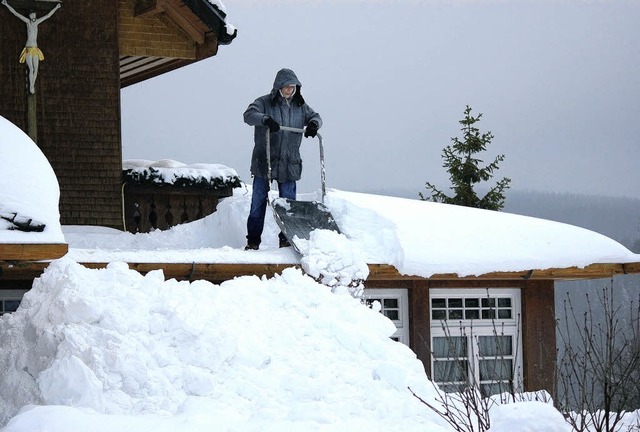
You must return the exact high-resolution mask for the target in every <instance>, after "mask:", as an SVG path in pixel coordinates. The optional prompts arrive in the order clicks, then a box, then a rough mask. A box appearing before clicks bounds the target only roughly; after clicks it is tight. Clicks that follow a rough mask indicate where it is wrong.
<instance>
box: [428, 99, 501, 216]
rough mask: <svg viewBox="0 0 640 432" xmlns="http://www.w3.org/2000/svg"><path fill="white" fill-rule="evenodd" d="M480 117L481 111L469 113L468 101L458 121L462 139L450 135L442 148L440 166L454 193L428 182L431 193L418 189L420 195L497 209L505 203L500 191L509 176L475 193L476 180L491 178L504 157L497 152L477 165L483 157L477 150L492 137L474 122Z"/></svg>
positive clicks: (483, 147)
mask: <svg viewBox="0 0 640 432" xmlns="http://www.w3.org/2000/svg"><path fill="white" fill-rule="evenodd" d="M481 117H482V114H478V116H477V117H474V116H472V115H471V107H470V106H469V105H467V107H466V109H465V110H464V119H462V120H460V121H459V123H460V124H461V125H462V128H461V129H460V130H461V131H462V133H463V140H462V141H460V140H459V139H458V138H451V141H453V144H452V145H448V146H447V147H445V148H444V149H443V150H442V158H443V159H444V163H443V165H442V166H443V167H444V168H446V169H447V172H448V173H449V179H450V180H451V183H452V187H451V189H452V190H453V192H454V193H455V195H454V196H452V197H450V196H448V195H446V194H445V193H444V192H442V191H440V190H439V189H438V188H436V187H435V186H434V185H433V184H431V183H429V182H427V183H426V185H425V187H426V188H427V189H429V190H430V191H431V196H430V197H425V196H424V195H423V194H422V193H421V192H420V199H422V200H423V201H435V202H442V203H445V204H456V205H461V206H466V207H477V208H481V209H487V210H500V209H502V208H503V207H504V200H505V197H504V194H503V192H504V190H505V189H508V188H509V183H510V182H511V179H509V178H507V177H505V178H503V179H502V180H500V181H499V182H497V183H496V185H495V186H494V187H492V188H491V189H490V190H489V192H487V194H486V195H485V196H484V197H482V198H480V197H478V195H477V194H476V192H475V191H474V189H473V186H474V185H475V184H477V183H480V182H483V181H488V180H489V179H491V177H493V171H494V170H497V169H498V163H500V162H502V160H504V155H499V156H498V157H496V159H495V160H494V161H493V162H492V163H490V164H489V165H487V166H485V167H484V168H483V167H480V166H479V165H480V164H481V163H482V160H480V159H477V158H475V157H474V155H475V154H476V153H480V152H482V151H486V149H487V145H488V144H489V143H491V140H492V139H493V134H492V133H491V132H487V133H484V134H481V133H480V130H479V129H478V128H477V127H476V126H475V124H476V123H477V122H479V121H480V118H481Z"/></svg>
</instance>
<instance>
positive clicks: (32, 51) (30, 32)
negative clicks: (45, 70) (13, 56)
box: [2, 0, 61, 94]
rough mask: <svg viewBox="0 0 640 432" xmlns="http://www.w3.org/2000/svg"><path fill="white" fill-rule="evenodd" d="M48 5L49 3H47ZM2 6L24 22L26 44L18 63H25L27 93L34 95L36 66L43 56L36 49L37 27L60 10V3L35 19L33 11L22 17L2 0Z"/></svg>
mask: <svg viewBox="0 0 640 432" xmlns="http://www.w3.org/2000/svg"><path fill="white" fill-rule="evenodd" d="M47 3H49V2H47ZM2 4H3V5H5V6H6V7H7V9H9V12H11V13H12V14H13V15H15V16H16V17H18V19H20V21H22V22H24V23H25V24H26V25H27V42H26V43H25V46H24V49H23V50H22V52H21V53H20V59H19V61H20V63H26V65H27V68H28V69H29V92H30V93H31V94H34V93H35V92H36V89H35V84H36V78H37V77H38V64H39V63H40V61H41V60H44V54H42V51H40V48H38V25H40V23H42V22H43V21H45V20H47V19H49V18H51V15H53V14H54V13H55V12H56V11H57V10H58V9H60V7H61V6H60V3H58V2H56V5H55V6H54V7H53V9H51V10H50V11H49V12H48V13H47V14H45V15H43V16H41V17H40V18H38V17H37V15H36V12H35V10H31V11H30V12H29V16H28V17H26V16H24V15H22V14H21V13H20V12H18V11H16V10H15V9H14V8H13V7H12V6H11V5H10V4H9V3H7V0H2Z"/></svg>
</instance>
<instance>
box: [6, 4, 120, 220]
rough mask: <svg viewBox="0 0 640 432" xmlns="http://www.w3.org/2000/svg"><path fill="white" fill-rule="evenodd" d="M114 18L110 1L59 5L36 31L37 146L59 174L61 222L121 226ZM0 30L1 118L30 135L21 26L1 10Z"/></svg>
mask: <svg viewBox="0 0 640 432" xmlns="http://www.w3.org/2000/svg"><path fill="white" fill-rule="evenodd" d="M10 3H11V1H10ZM41 15H42V13H39V14H38V16H41ZM117 18H118V9H117V3H116V2H115V1H114V0H64V2H63V7H62V9H60V10H58V11H57V12H56V13H55V14H54V15H53V16H52V17H51V18H49V19H48V20H46V21H44V22H43V23H42V24H40V26H39V34H38V47H39V48H40V49H41V50H42V51H43V53H44V56H45V59H44V61H42V62H41V63H40V67H39V72H38V78H37V80H36V98H37V105H36V113H37V119H38V129H37V140H36V141H37V144H38V146H39V147H40V148H41V149H42V151H43V153H44V154H45V156H46V157H47V158H48V159H49V162H50V163H51V166H52V167H53V169H54V171H55V173H56V175H57V177H58V182H59V184H60V192H61V197H60V214H61V222H62V223H63V224H67V225H72V224H78V225H86V224H89V225H104V226H112V227H121V226H122V221H121V204H120V176H121V169H122V151H121V139H120V81H119V54H118V29H117V26H118V24H117ZM0 29H1V30H0V77H1V79H2V85H1V86H0V115H2V116H3V117H5V118H7V119H8V120H10V121H12V122H13V123H15V124H16V125H17V126H18V127H20V128H21V129H22V130H24V131H25V132H28V125H27V95H28V90H27V86H26V66H25V65H24V64H20V63H18V56H19V55H20V52H21V50H22V48H23V47H24V44H25V41H26V27H25V24H24V23H23V22H22V21H20V20H19V19H18V18H16V17H14V16H13V15H12V14H11V13H10V12H9V11H8V10H7V9H6V8H5V7H4V6H1V7H0Z"/></svg>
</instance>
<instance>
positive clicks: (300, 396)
mask: <svg viewBox="0 0 640 432" xmlns="http://www.w3.org/2000/svg"><path fill="white" fill-rule="evenodd" d="M394 331H395V326H394V325H393V324H392V323H391V322H390V321H389V320H387V319H386V318H385V317H384V316H383V315H381V314H379V313H377V312H375V311H373V310H371V309H369V308H367V307H365V306H363V305H362V304H361V303H360V302H359V301H357V300H356V299H354V298H352V297H351V296H349V295H340V294H334V293H332V292H331V290H330V289H329V288H328V287H326V286H323V285H319V284H317V283H316V282H315V281H313V280H312V279H311V278H309V277H307V276H304V275H303V274H302V272H301V271H300V270H296V269H289V270H286V271H285V272H283V274H282V275H280V276H277V277H275V278H272V279H260V278H258V277H255V276H253V277H243V278H238V279H235V280H232V281H228V282H225V283H223V284H222V285H220V286H216V285H212V284H210V283H208V282H204V281H195V282H192V283H188V282H177V281H175V280H165V279H164V277H163V274H162V272H161V271H155V272H151V273H149V274H147V275H146V276H142V275H140V274H139V273H137V272H135V271H132V270H129V269H128V268H127V266H126V264H123V263H112V264H110V265H109V266H108V268H106V269H103V270H90V269H87V268H84V267H82V266H81V265H79V264H77V263H75V262H74V261H72V260H70V259H67V258H64V259H61V260H58V261H55V262H54V263H52V265H51V266H50V267H49V268H48V269H47V271H46V272H45V274H44V275H43V276H42V277H41V278H40V279H39V280H38V281H37V282H36V283H35V284H34V287H33V289H32V290H31V291H30V292H28V293H27V294H26V295H25V298H24V301H23V304H22V305H21V307H20V309H19V310H18V312H16V313H14V314H11V315H5V316H3V317H1V318H0V335H1V336H0V338H2V346H3V350H2V354H1V355H0V371H1V374H2V376H3V380H2V382H1V383H0V401H2V402H1V405H0V412H1V413H2V417H1V418H0V424H2V423H4V422H6V421H7V420H8V419H9V418H11V417H13V416H15V415H16V414H17V413H18V410H20V409H21V408H22V407H23V406H25V405H26V406H27V407H26V408H24V409H23V411H22V413H21V414H18V415H17V416H16V417H15V418H14V419H13V420H12V421H11V422H10V423H9V424H8V426H7V427H6V428H5V429H4V430H3V432H9V431H27V430H38V429H35V428H34V429H30V428H31V427H34V426H35V425H40V426H39V427H42V426H43V425H45V424H46V425H50V423H51V422H50V419H51V418H54V419H55V418H56V417H57V416H65V417H67V418H71V419H73V421H77V422H78V423H77V424H74V423H69V422H68V421H66V422H62V423H61V424H60V426H59V428H56V426H51V425H50V426H48V428H47V430H48V431H54V430H60V431H62V430H64V431H73V430H92V431H103V430H104V431H112V430H135V431H145V430H149V431H151V430H156V431H157V430H158V429H159V430H167V431H168V430H181V431H189V430H205V428H214V429H215V430H258V429H261V430H264V429H266V430H274V431H275V430H301V431H302V430H388V429H390V428H394V427H398V426H400V429H399V430H432V431H438V430H447V429H446V428H444V427H443V426H441V423H442V422H441V421H439V420H438V419H437V418H435V417H434V415H433V414H431V413H430V411H429V410H428V409H426V407H425V406H424V405H422V404H421V403H420V402H419V401H418V400H417V399H416V398H414V397H413V396H412V395H411V394H410V393H409V391H408V390H407V387H408V386H410V387H411V388H412V389H413V390H414V391H416V392H418V393H419V394H420V395H421V396H422V397H424V398H426V399H431V398H432V397H433V394H434V390H433V387H432V385H431V384H430V383H429V382H428V380H427V378H426V376H425V374H424V370H423V368H422V364H421V363H420V362H419V361H418V360H417V359H416V356H415V354H414V353H413V352H412V351H411V350H409V349H408V348H407V347H406V346H405V345H402V344H400V343H397V342H394V341H392V340H390V339H389V336H390V335H391V334H393V332H394ZM29 405H34V406H29ZM35 405H37V406H35ZM56 406H60V407H56ZM62 406H67V407H69V406H73V407H76V409H74V410H71V409H69V408H64V407H62ZM107 414H108V415H107ZM125 416H132V417H130V420H131V422H130V423H129V424H130V426H128V428H127V427H125V428H124V429H121V426H122V423H125V421H124V420H123V418H124V417H125ZM53 423H54V424H55V421H54V422H53ZM116 425H120V426H118V427H116ZM85 428H87V429H85ZM207 430H210V429H207Z"/></svg>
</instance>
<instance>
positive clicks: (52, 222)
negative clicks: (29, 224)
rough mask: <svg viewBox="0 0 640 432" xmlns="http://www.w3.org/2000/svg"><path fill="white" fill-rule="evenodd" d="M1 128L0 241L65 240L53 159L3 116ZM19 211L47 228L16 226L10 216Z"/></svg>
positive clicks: (45, 241) (19, 216) (18, 214)
mask: <svg viewBox="0 0 640 432" xmlns="http://www.w3.org/2000/svg"><path fill="white" fill-rule="evenodd" d="M0 132H1V133H0V155H1V156H0V243H64V236H63V235H62V229H61V227H60V213H59V211H58V200H59V199H60V189H59V187H58V179H57V178H56V176H55V174H54V172H53V169H52V168H51V165H50V164H49V161H48V160H47V158H46V157H45V156H44V155H43V154H42V152H41V151H40V149H39V148H38V146H37V145H36V144H35V143H34V142H33V141H32V140H31V138H29V136H28V135H27V134H25V133H24V132H23V131H22V130H21V129H20V128H18V127H17V126H15V125H14V124H13V123H11V122H10V121H8V120H7V119H5V118H4V117H2V116H0ZM15 215H17V218H18V219H20V220H22V221H27V220H29V219H32V220H33V221H37V222H39V223H43V224H45V225H46V226H45V228H44V231H43V232H28V233H25V232H21V231H18V230H16V229H15V226H14V224H12V223H10V222H9V221H8V220H7V219H11V218H13V217H15ZM16 220H17V219H16Z"/></svg>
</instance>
